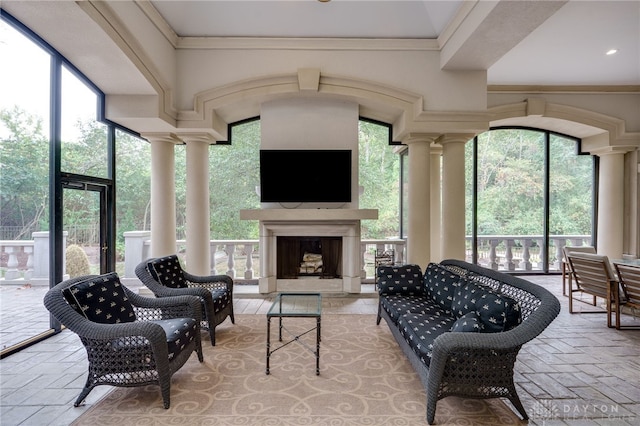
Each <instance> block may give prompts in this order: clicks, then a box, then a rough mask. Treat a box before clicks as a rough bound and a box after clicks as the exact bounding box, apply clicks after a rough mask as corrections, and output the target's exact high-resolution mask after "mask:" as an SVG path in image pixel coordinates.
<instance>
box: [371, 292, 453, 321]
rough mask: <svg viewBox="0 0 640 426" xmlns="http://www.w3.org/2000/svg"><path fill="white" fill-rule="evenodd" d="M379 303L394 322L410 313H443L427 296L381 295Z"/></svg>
mask: <svg viewBox="0 0 640 426" xmlns="http://www.w3.org/2000/svg"><path fill="white" fill-rule="evenodd" d="M380 304H381V305H382V309H384V310H385V311H386V312H387V313H388V314H389V317H390V318H391V319H392V320H393V322H394V323H397V322H398V318H400V317H401V316H402V315H404V314H410V313H414V314H433V315H436V314H437V315H445V312H444V310H443V309H442V308H440V307H439V306H437V305H436V304H435V303H434V302H433V300H431V298H430V297H428V296H411V297H407V296H405V295H402V294H390V295H388V296H384V297H382V298H381V299H380Z"/></svg>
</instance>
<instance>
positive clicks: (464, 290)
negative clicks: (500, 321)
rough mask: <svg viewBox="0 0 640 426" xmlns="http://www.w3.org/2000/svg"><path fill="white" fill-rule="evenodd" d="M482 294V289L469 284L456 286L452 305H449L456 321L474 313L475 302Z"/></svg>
mask: <svg viewBox="0 0 640 426" xmlns="http://www.w3.org/2000/svg"><path fill="white" fill-rule="evenodd" d="M486 291H488V289H487V290H486ZM484 292H485V290H484V289H483V288H482V287H480V286H479V285H476V284H474V283H470V282H467V283H465V284H464V285H460V286H458V287H457V288H456V290H455V292H454V294H453V303H452V304H451V309H452V311H453V315H454V316H455V317H456V319H458V318H460V317H462V316H464V315H465V314H467V313H469V312H475V311H476V302H477V301H478V300H479V299H480V297H481V296H482V294H483V293H484Z"/></svg>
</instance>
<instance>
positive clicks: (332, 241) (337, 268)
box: [240, 208, 378, 294]
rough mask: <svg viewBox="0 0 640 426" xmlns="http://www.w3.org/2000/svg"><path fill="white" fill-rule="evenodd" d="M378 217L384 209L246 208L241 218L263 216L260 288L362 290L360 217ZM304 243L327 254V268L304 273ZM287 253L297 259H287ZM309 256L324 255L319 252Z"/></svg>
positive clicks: (324, 263)
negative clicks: (302, 268)
mask: <svg viewBox="0 0 640 426" xmlns="http://www.w3.org/2000/svg"><path fill="white" fill-rule="evenodd" d="M377 218H378V211H377V210H368V209H275V208H274V209H260V210H241V211H240V219H242V220H259V221H260V275H261V276H260V279H259V291H260V293H263V294H267V293H273V292H282V291H294V292H327V293H360V286H361V282H360V280H361V276H362V272H363V266H362V253H361V251H360V220H362V219H377ZM295 240H298V241H297V242H295V243H293V241H295ZM300 241H302V243H301V242H300ZM290 244H291V245H290ZM294 244H295V245H294ZM301 244H302V245H301ZM306 244H308V245H306ZM318 246H320V248H318ZM304 247H310V249H309V250H307V253H308V254H311V255H318V254H319V255H321V256H320V257H321V259H322V267H323V269H322V273H319V272H315V273H314V274H307V273H303V274H301V273H300V268H301V267H303V265H301V263H302V262H303V261H304V252H305V248H304ZM338 247H339V248H338ZM301 252H302V253H301ZM291 253H296V255H295V256H289V255H290V254H291ZM283 254H284V255H285V258H288V257H293V258H294V260H283V259H282V255H283ZM309 259H312V260H310V261H311V262H313V261H315V262H317V261H318V257H317V256H309ZM290 262H291V263H290ZM284 265H288V266H284ZM293 269H297V273H295V272H294V271H292V270H293ZM294 275H295V276H294ZM290 276H294V277H291V278H290Z"/></svg>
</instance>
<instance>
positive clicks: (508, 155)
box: [466, 129, 593, 235]
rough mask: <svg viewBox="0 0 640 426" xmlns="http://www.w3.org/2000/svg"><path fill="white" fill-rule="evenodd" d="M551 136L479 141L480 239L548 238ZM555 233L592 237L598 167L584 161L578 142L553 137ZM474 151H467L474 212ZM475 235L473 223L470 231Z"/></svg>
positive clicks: (500, 135)
mask: <svg viewBox="0 0 640 426" xmlns="http://www.w3.org/2000/svg"><path fill="white" fill-rule="evenodd" d="M545 144H546V142H545V134H544V132H540V131H534V130H513V129H509V130H507V129H505V130H494V131H490V132H486V133H483V134H482V135H480V136H479V137H478V179H477V185H478V186H477V188H478V194H477V195H478V209H477V214H478V234H479V235H542V234H543V230H544V197H545V192H544V191H545V171H544V170H545V169H544V164H545V163H544V160H545V152H546V149H545ZM549 153H550V154H549V155H550V159H549V161H550V163H549V165H550V179H549V202H550V203H549V204H550V214H549V217H550V222H549V224H550V233H551V235H571V234H573V235H575V234H577V235H584V234H590V233H591V217H592V215H591V206H592V196H591V192H590V191H588V190H587V191H585V188H589V187H591V185H592V181H593V179H592V174H593V162H592V160H591V157H590V156H578V155H577V152H576V142H575V141H573V140H571V139H567V138H563V137H560V136H555V135H554V136H552V137H551V138H550V145H549ZM471 168H472V150H471V143H470V144H468V147H467V150H466V180H467V188H466V206H467V211H471V209H472V195H473V194H472V186H471V183H472V179H473V177H472V169H471ZM466 232H467V233H468V234H471V218H470V217H467V230H466Z"/></svg>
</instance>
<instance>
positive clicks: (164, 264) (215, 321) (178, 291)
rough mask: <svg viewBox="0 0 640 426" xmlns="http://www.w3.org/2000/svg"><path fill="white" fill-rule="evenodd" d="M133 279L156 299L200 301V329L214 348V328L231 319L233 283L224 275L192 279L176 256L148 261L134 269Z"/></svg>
mask: <svg viewBox="0 0 640 426" xmlns="http://www.w3.org/2000/svg"><path fill="white" fill-rule="evenodd" d="M136 275H137V276H138V278H139V279H140V281H142V283H143V284H144V285H145V286H147V287H148V288H149V289H150V290H151V291H152V292H153V294H155V295H156V297H168V296H178V295H184V294H190V295H193V296H198V297H199V298H200V300H202V305H203V309H202V314H203V315H202V323H201V327H202V328H203V329H206V330H209V336H210V337H211V345H212V346H215V344H216V331H215V330H216V326H217V325H219V324H221V323H222V322H223V321H224V320H225V319H226V318H227V317H230V318H231V323H233V324H235V317H234V315H233V279H231V277H229V276H228V275H209V276H197V275H192V274H190V273H188V272H186V271H184V270H183V269H182V267H181V266H180V261H179V260H178V256H176V255H170V256H165V257H158V258H151V259H147V260H145V261H143V262H141V263H140V264H139V265H138V266H136Z"/></svg>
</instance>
